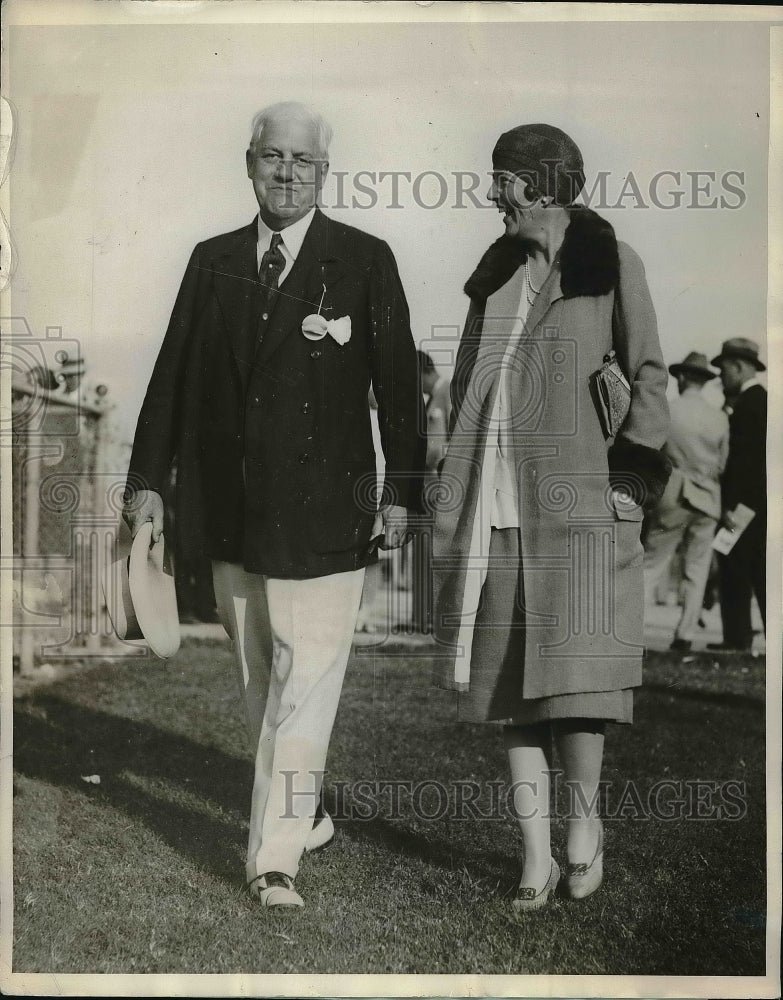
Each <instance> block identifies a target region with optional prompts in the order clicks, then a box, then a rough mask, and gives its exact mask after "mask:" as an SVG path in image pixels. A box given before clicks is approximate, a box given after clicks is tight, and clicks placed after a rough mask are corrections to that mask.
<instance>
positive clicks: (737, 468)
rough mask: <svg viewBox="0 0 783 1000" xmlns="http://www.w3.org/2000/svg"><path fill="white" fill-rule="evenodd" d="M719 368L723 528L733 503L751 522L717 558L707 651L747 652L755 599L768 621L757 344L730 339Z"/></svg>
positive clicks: (732, 524) (763, 405)
mask: <svg viewBox="0 0 783 1000" xmlns="http://www.w3.org/2000/svg"><path fill="white" fill-rule="evenodd" d="M712 364H713V365H717V366H718V367H719V368H720V378H721V382H722V383H723V392H724V394H725V396H726V399H727V400H729V401H730V406H731V414H730V416H729V458H728V461H727V463H726V468H725V470H724V473H723V478H722V480H721V484H722V488H723V517H722V524H723V525H724V526H725V527H727V528H729V530H735V529H736V528H737V524H736V521H735V519H734V516H733V512H734V511H735V509H736V507H737V504H740V503H741V504H744V505H745V506H746V507H749V508H750V509H751V510H752V511H754V514H755V516H754V518H753V520H752V521H751V522H750V524H749V525H748V526H747V528H745V530H744V531H743V532H742V534H741V535H740V536H739V538H738V539H737V541H736V543H735V545H734V547H733V549H732V550H731V551H730V552H729V553H728V555H719V557H718V560H719V564H720V610H721V617H722V619H723V642H721V643H714V644H711V645H710V646H709V647H708V648H709V649H715V650H719V651H720V650H722V651H734V650H749V649H750V648H751V646H752V644H753V628H752V625H751V616H750V606H751V599H752V596H753V594H755V595H756V600H757V601H758V605H759V610H760V612H761V617H762V621H763V622H764V625H765V628H766V620H767V583H766V572H767V563H766V555H767V453H766V452H767V390H766V389H765V388H764V387H763V385H761V383H760V382H759V380H758V374H759V372H763V371H765V370H766V369H765V366H764V364H763V363H762V362H761V361H759V345H758V344H757V343H756V342H755V341H753V340H749V339H748V338H746V337H732V338H731V339H730V340H727V341H725V342H724V344H723V349H722V350H721V352H720V354H719V355H718V356H717V357H716V358H713V359H712Z"/></svg>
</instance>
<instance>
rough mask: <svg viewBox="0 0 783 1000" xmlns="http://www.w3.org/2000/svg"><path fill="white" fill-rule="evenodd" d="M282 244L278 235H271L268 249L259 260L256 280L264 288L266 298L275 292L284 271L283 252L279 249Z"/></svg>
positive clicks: (281, 239) (281, 238)
mask: <svg viewBox="0 0 783 1000" xmlns="http://www.w3.org/2000/svg"><path fill="white" fill-rule="evenodd" d="M282 242H283V237H282V236H281V235H280V233H272V240H271V242H270V244H269V249H268V250H267V251H266V252H265V253H264V256H263V257H262V258H261V266H260V267H259V269H258V279H259V281H260V282H261V284H262V285H264V286H265V288H266V294H267V297H269V296H271V294H272V292H275V291H277V287H278V282H279V281H280V275H281V274H282V273H283V270H284V269H285V257H284V256H283V251H282V250H281V249H280V244H281V243H282Z"/></svg>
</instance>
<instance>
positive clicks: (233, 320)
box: [129, 209, 426, 578]
mask: <svg viewBox="0 0 783 1000" xmlns="http://www.w3.org/2000/svg"><path fill="white" fill-rule="evenodd" d="M256 240H257V228H256V220H254V221H253V222H252V223H251V224H250V225H249V226H246V227H244V228H243V229H239V230H237V231H235V232H232V233H227V234H224V235H221V236H216V237H214V238H213V239H210V240H206V241H205V242H204V243H200V244H199V245H198V246H197V247H196V249H195V250H194V251H193V254H192V256H191V258H190V262H189V264H188V267H187V271H186V272H185V277H184V280H183V282H182V287H181V288H180V292H179V295H178V296H177V301H176V304H175V306H174V311H173V314H172V317H171V321H170V323H169V327H168V330H167V332H166V336H165V339H164V341H163V346H162V347H161V350H160V354H159V356H158V360H157V363H156V365H155V369H154V372H153V375H152V378H151V380H150V384H149V388H148V390H147V395H146V398H145V400H144V404H143V406H142V409H141V414H140V416H139V421H138V426H137V429H136V436H135V440H134V446H133V454H132V458H131V464H130V471H129V484H130V486H131V488H134V487H135V488H146V489H152V490H156V491H158V492H160V493H163V489H164V486H165V483H166V478H167V475H168V471H169V468H170V466H171V463H172V461H174V460H175V459H176V463H177V496H176V523H177V530H178V540H179V544H178V547H181V545H182V544H185V545H187V546H188V547H192V546H195V545H198V544H200V541H199V540H200V539H203V544H204V547H205V551H206V553H207V554H208V555H209V556H210V557H211V558H213V559H220V560H226V561H231V562H240V563H243V564H244V566H245V568H246V569H247V570H249V571H250V572H257V573H264V574H266V575H268V576H274V577H281V578H308V577H316V576H323V575H326V574H330V573H336V572H344V571H347V570H351V569H356V568H358V567H360V566H363V565H365V564H366V563H367V561H368V560H369V558H370V548H369V544H368V543H369V540H370V533H371V527H372V522H373V520H374V513H375V503H374V499H373V496H372V493H373V487H374V484H375V481H376V471H375V470H376V464H375V453H374V449H373V442H372V432H371V426H370V412H369V406H368V401H367V397H368V390H369V387H370V382H371V381H372V385H373V388H374V391H375V395H376V398H377V400H378V412H379V424H380V432H381V441H382V446H383V451H384V456H385V460H386V484H385V496H384V500H385V501H387V502H392V503H397V504H400V505H403V506H407V507H411V508H419V507H420V492H421V473H422V468H423V462H424V453H425V445H426V442H425V439H424V436H423V433H422V428H423V427H424V426H425V425H424V420H423V403H422V398H421V391H420V388H419V380H418V372H417V363H416V352H415V348H414V344H413V339H412V336H411V331H410V321H409V314H408V306H407V303H406V301H405V295H404V292H403V290H402V286H401V284H400V279H399V275H398V272H397V266H396V263H395V260H394V257H393V255H392V252H391V250H390V249H389V247H388V246H387V244H386V243H384V242H383V241H382V240H379V239H377V238H375V237H373V236H370V235H368V234H366V233H363V232H361V231H359V230H358V229H354V228H352V227H350V226H346V225H342V224H341V223H338V222H335V221H333V220H331V219H328V218H327V217H326V216H325V215H323V213H322V212H321V211H320V210H318V209H316V212H315V217H314V218H313V221H312V223H311V225H310V228H309V230H308V232H307V235H306V237H305V240H304V242H303V244H302V247H301V250H300V252H299V256H298V257H297V259H296V262H295V264H294V266H293V268H292V270H291V272H290V274H289V275H288V276H287V278H286V280H285V281H284V282H283V285H282V286H281V289H280V291H279V292H278V293H277V294H276V295H275V296H274V297H273V301H272V303H271V306H269V307H268V308H267V312H268V313H269V314H270V318H269V320H268V322H267V323H262V321H261V305H262V302H263V289H262V286H261V284H260V283H259V280H258V274H257V267H256ZM324 285H325V286H326V294H325V296H324V301H323V307H322V310H321V312H322V315H325V316H326V318H327V319H332V318H339V317H342V316H349V317H350V319H351V326H352V332H351V339H350V340H349V341H348V343H347V344H345V345H343V346H340V345H338V344H337V342H336V341H335V340H334V339H333V338H332V337H331V336H329V335H327V336H326V337H325V338H324V339H323V340H320V341H317V342H313V341H310V340H308V339H306V338H305V336H304V335H303V334H302V330H301V326H302V320H303V319H304V318H305V316H307V315H308V314H310V313H315V312H317V310H318V304H319V301H320V299H321V295H322V292H323V286H324ZM259 334H260V339H259Z"/></svg>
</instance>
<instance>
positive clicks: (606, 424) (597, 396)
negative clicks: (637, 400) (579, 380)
mask: <svg viewBox="0 0 783 1000" xmlns="http://www.w3.org/2000/svg"><path fill="white" fill-rule="evenodd" d="M590 386H591V389H592V392H593V399H594V401H595V408H596V411H597V413H598V419H599V420H600V422H601V429H602V430H603V432H604V437H606V438H610V437H612V438H613V437H616V436H617V432H618V431H619V430H620V428H621V427H622V426H623V423H624V422H625V418H626V417H627V416H628V410H629V409H630V408H631V386H630V383H629V382H628V379H627V378H626V377H625V372H624V371H623V370H622V368H621V367H620V362H619V361H618V360H617V355H616V354H615V352H614V351H610V352H609V353H608V354H605V355H604V363H603V364H602V365H601V367H600V368H599V369H598V371H595V372H593V374H592V375H591V376H590Z"/></svg>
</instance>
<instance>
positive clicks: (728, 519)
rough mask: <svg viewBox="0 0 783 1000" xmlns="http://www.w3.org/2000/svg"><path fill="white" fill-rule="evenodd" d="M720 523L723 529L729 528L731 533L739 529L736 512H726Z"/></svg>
mask: <svg viewBox="0 0 783 1000" xmlns="http://www.w3.org/2000/svg"><path fill="white" fill-rule="evenodd" d="M720 523H721V527H722V528H728V529H729V531H734V530H735V529H736V527H737V522H736V521H735V520H734V512H733V511H730V510H724V511H723V514H722V515H721V519H720Z"/></svg>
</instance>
